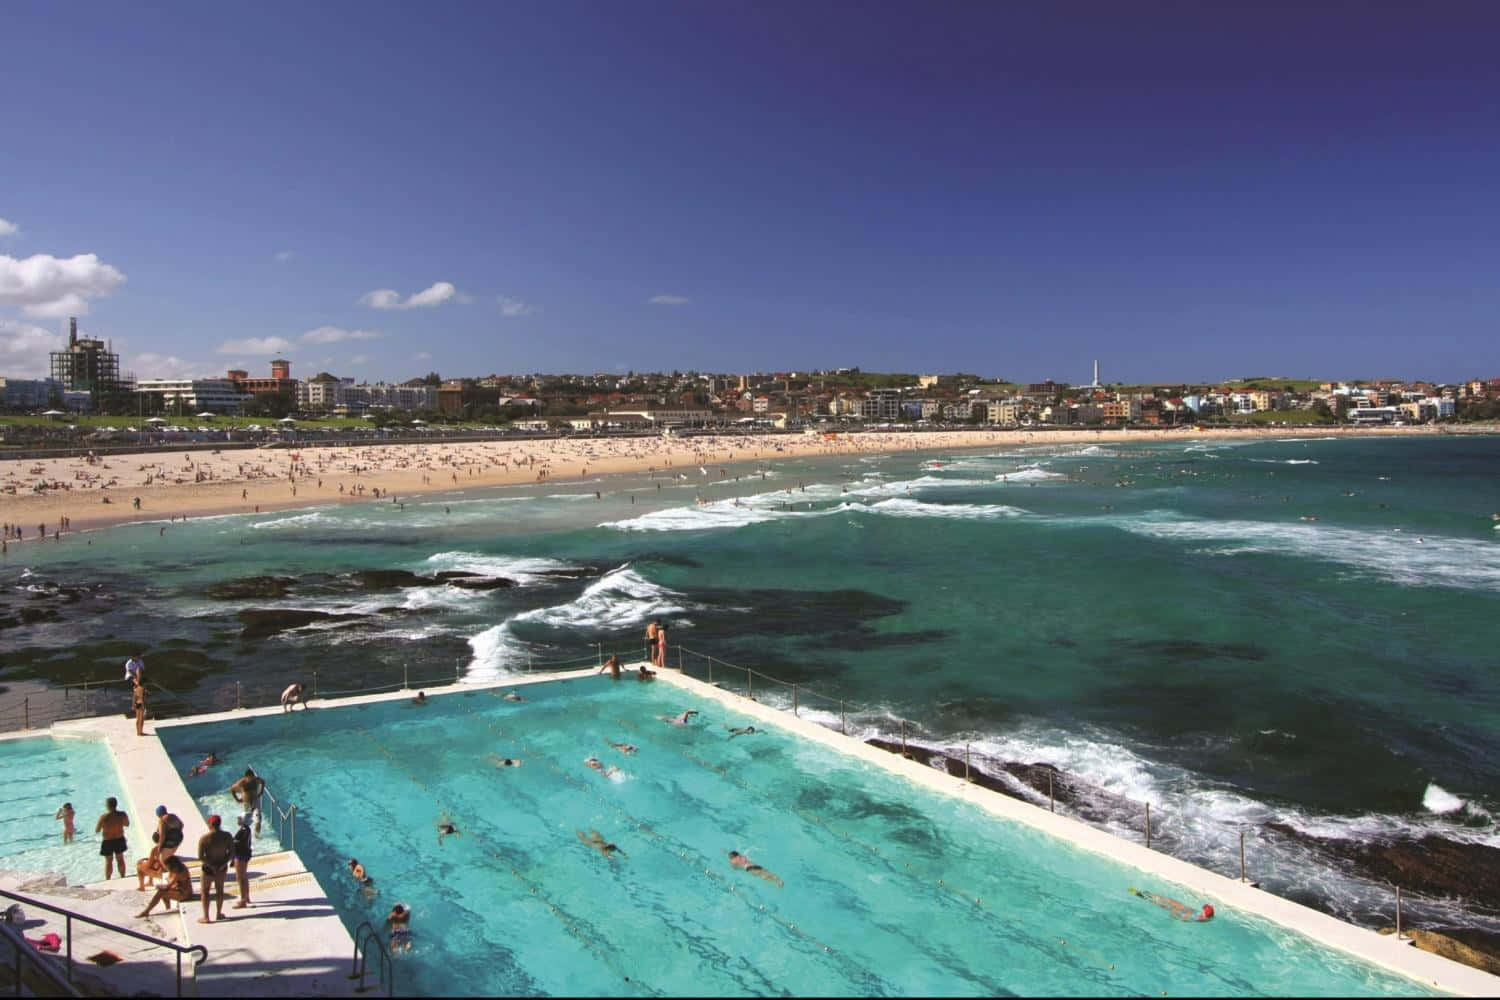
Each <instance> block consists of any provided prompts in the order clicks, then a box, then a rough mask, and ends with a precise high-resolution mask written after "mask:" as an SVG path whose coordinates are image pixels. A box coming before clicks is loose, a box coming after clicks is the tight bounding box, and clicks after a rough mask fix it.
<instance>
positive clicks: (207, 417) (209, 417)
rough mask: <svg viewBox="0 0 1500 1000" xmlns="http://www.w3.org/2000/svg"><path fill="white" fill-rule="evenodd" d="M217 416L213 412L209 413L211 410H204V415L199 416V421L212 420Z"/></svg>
mask: <svg viewBox="0 0 1500 1000" xmlns="http://www.w3.org/2000/svg"><path fill="white" fill-rule="evenodd" d="M216 416H218V414H217V413H213V412H212V411H209V410H204V411H203V412H202V413H200V414H198V419H199V420H212V419H213V418H214V417H216Z"/></svg>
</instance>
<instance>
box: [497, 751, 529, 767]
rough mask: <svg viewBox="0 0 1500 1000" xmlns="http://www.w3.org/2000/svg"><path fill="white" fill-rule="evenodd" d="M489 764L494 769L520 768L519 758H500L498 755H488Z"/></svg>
mask: <svg viewBox="0 0 1500 1000" xmlns="http://www.w3.org/2000/svg"><path fill="white" fill-rule="evenodd" d="M490 763H491V764H494V765H495V766H496V767H520V766H521V758H519V757H501V756H499V755H498V754H490Z"/></svg>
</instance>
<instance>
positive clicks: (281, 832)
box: [260, 778, 297, 851]
mask: <svg viewBox="0 0 1500 1000" xmlns="http://www.w3.org/2000/svg"><path fill="white" fill-rule="evenodd" d="M261 782H262V784H261V789H260V794H261V797H262V798H266V799H270V800H271V814H272V815H273V816H275V817H279V818H280V820H281V822H279V823H277V824H276V839H277V840H279V841H280V842H281V845H282V847H283V848H285V849H286V850H289V851H295V850H296V849H297V806H296V804H295V803H293V804H291V805H289V806H287V807H286V808H285V809H283V808H281V803H280V802H279V801H277V799H276V796H274V795H272V794H271V786H270V785H269V784H266V783H265V779H264V778H262V779H261ZM289 834H290V835H289Z"/></svg>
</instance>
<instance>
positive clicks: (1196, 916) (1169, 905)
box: [1130, 886, 1214, 924]
mask: <svg viewBox="0 0 1500 1000" xmlns="http://www.w3.org/2000/svg"><path fill="white" fill-rule="evenodd" d="M1130 894H1131V895H1132V896H1139V897H1141V898H1142V899H1144V900H1146V901H1147V902H1151V903H1155V904H1156V905H1157V906H1160V907H1161V908H1162V909H1163V910H1166V911H1167V912H1168V913H1170V914H1172V916H1174V917H1176V918H1177V919H1178V920H1186V921H1189V922H1196V923H1200V924H1201V923H1202V922H1203V921H1205V920H1212V919H1213V918H1214V908H1213V906H1212V905H1210V904H1208V903H1204V904H1203V909H1202V910H1194V909H1193V908H1192V907H1191V906H1188V905H1187V904H1185V903H1179V902H1177V900H1175V899H1171V898H1169V897H1167V896H1160V895H1157V894H1156V893H1154V892H1143V891H1141V890H1140V889H1137V888H1136V887H1135V886H1131V887H1130Z"/></svg>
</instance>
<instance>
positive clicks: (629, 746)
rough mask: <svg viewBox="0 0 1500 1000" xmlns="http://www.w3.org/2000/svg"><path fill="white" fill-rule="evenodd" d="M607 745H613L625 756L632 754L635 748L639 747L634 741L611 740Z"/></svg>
mask: <svg viewBox="0 0 1500 1000" xmlns="http://www.w3.org/2000/svg"><path fill="white" fill-rule="evenodd" d="M609 745H610V746H612V747H614V748H615V749H616V750H618V751H620V752H621V753H622V754H624V755H625V756H627V757H629V756H631V755H633V754H634V753H635V752H636V751H637V750H639V749H640V748H639V747H637V746H636V745H635V744H634V743H615V742H613V741H611V742H610V744H609Z"/></svg>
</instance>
